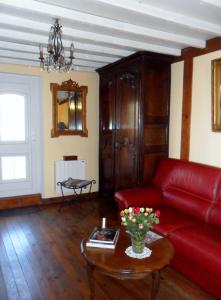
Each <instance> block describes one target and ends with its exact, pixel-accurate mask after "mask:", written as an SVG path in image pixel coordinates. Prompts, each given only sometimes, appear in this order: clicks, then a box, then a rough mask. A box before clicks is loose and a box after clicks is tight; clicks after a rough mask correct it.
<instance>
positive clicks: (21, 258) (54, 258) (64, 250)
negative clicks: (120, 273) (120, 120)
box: [0, 199, 214, 300]
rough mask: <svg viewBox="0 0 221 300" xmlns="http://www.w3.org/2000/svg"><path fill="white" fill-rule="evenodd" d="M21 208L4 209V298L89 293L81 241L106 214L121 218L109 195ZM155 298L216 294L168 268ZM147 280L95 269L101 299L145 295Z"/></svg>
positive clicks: (0, 245) (0, 298) (203, 298)
mask: <svg viewBox="0 0 221 300" xmlns="http://www.w3.org/2000/svg"><path fill="white" fill-rule="evenodd" d="M57 208H58V206H55V205H50V206H45V207H43V208H41V209H20V210H16V211H12V212H10V213H7V212H1V213H0V300H5V299H9V300H11V299H13V300H14V299H21V300H26V299H36V300H41V299H45V300H51V299H56V300H57V299H60V300H65V299H67V300H83V299H85V300H86V299H89V287H88V281H87V274H86V268H85V261H84V259H83V257H82V256H81V253H80V241H81V239H82V238H83V237H87V236H88V235H89V233H90V232H91V229H92V228H93V227H94V226H96V225H99V224H100V220H101V217H107V218H108V219H107V220H108V222H109V225H114V224H116V223H117V212H116V209H114V208H113V207H112V206H108V205H107V204H106V203H105V201H99V200H97V199H91V200H82V201H81V202H75V203H74V205H72V206H67V207H65V208H64V209H63V210H62V211H61V212H60V213H59V212H58V210H57ZM163 277H164V279H163V280H162V282H161V286H160V291H159V294H158V297H157V299H162V300H163V299H165V300H173V299H174V300H179V299H180V300H186V299H197V300H211V299H214V298H212V297H210V296H209V295H207V294H206V293H205V292H203V291H202V290H200V289H199V288H197V287H196V286H195V285H193V284H191V283H190V282H189V281H188V280H186V279H185V278H184V277H182V276H181V275H179V274H178V273H176V272H175V271H173V270H172V269H170V268H167V269H166V270H165V271H164V272H163ZM149 286H150V280H148V281H147V280H146V281H141V280H140V281H139V280H137V281H129V280H127V281H117V280H113V279H109V278H104V277H102V276H101V275H99V274H97V275H96V291H95V292H96V299H97V300H110V299H120V300H124V299H125V300H141V299H144V291H146V289H148V288H149Z"/></svg>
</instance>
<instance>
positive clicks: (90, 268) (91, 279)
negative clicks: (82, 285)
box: [87, 263, 95, 300]
mask: <svg viewBox="0 0 221 300" xmlns="http://www.w3.org/2000/svg"><path fill="white" fill-rule="evenodd" d="M87 273H88V281H89V286H90V300H95V284H94V267H93V266H92V265H90V264H89V263H88V264H87Z"/></svg>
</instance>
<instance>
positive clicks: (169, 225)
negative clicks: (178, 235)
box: [153, 206, 199, 236]
mask: <svg viewBox="0 0 221 300" xmlns="http://www.w3.org/2000/svg"><path fill="white" fill-rule="evenodd" d="M158 209H159V210H160V224H156V225H154V227H153V228H154V230H156V231H157V232H159V233H161V234H163V235H165V236H167V235H168V234H169V233H170V232H171V231H174V230H177V229H180V228H184V227H190V226H192V225H194V224H198V223H199V221H198V220H196V218H194V217H192V216H189V215H187V214H185V213H182V212H181V211H179V210H176V209H173V208H171V207H167V206H160V207H159V208H158Z"/></svg>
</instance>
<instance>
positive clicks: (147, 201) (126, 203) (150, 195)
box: [115, 185, 162, 209]
mask: <svg viewBox="0 0 221 300" xmlns="http://www.w3.org/2000/svg"><path fill="white" fill-rule="evenodd" d="M115 199H116V201H117V202H118V206H119V209H124V208H127V207H130V206H131V207H133V206H139V207H157V206H159V205H160V204H161V203H162V193H161V191H160V190H159V189H158V188H157V187H154V186H151V185H149V186H145V187H137V188H132V189H127V190H122V191H119V192H116V193H115Z"/></svg>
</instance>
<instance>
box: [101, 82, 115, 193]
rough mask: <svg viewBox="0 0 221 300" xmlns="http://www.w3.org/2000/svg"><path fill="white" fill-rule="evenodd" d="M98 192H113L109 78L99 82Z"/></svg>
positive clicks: (112, 85) (112, 115)
mask: <svg viewBox="0 0 221 300" xmlns="http://www.w3.org/2000/svg"><path fill="white" fill-rule="evenodd" d="M100 98H101V99H102V100H101V101H100V142H99V144H100V161H99V181H100V184H99V185H100V188H99V190H100V192H101V193H106V192H110V193H113V192H114V132H115V81H114V79H113V78H112V77H111V76H110V77H109V76H107V77H106V76H105V77H104V78H101V82H100Z"/></svg>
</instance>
